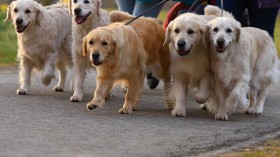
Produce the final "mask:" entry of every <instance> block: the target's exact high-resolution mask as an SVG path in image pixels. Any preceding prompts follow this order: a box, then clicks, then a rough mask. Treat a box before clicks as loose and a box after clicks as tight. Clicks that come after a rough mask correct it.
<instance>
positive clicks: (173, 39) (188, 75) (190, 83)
mask: <svg viewBox="0 0 280 157" xmlns="http://www.w3.org/2000/svg"><path fill="white" fill-rule="evenodd" d="M204 11H205V14H206V15H197V14H193V13H185V14H182V15H180V16H178V17H177V18H176V19H175V20H173V21H172V22H171V23H170V24H169V25H168V27H167V31H166V39H165V44H169V43H170V44H169V48H170V51H171V73H172V78H173V85H172V87H171V91H170V95H169V97H170V98H169V99H170V101H171V102H173V103H175V107H174V109H173V110H172V116H186V111H185V108H186V107H185V105H186V102H187V100H186V98H187V95H188V91H189V88H194V87H195V88H197V89H198V91H197V93H196V95H195V100H196V101H197V102H198V103H200V104H202V105H201V108H204V107H205V106H204V105H203V103H205V102H206V101H207V100H208V98H209V96H210V95H211V87H212V83H211V68H210V60H209V48H208V45H206V43H205V42H204V41H205V40H204V39H205V37H204V35H205V32H204V31H205V29H206V24H207V23H208V22H209V21H210V20H212V19H214V18H216V17H217V16H220V15H221V12H222V11H221V9H220V8H218V7H215V6H211V5H208V6H207V7H206V8H205V10H204ZM224 14H225V15H226V16H228V17H231V18H232V15H231V14H229V13H228V12H224Z"/></svg>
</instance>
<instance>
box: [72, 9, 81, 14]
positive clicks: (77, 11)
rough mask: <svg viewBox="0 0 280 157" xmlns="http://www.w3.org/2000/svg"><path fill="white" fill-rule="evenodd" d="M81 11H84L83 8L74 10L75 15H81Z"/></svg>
mask: <svg viewBox="0 0 280 157" xmlns="http://www.w3.org/2000/svg"><path fill="white" fill-rule="evenodd" d="M81 11H82V9H81V8H76V9H74V13H75V15H78V14H80V13H81Z"/></svg>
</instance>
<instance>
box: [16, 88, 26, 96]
mask: <svg viewBox="0 0 280 157" xmlns="http://www.w3.org/2000/svg"><path fill="white" fill-rule="evenodd" d="M27 94H28V93H27V91H25V90H23V89H21V88H20V89H18V90H17V95H27Z"/></svg>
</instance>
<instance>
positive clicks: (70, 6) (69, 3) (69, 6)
mask: <svg viewBox="0 0 280 157" xmlns="http://www.w3.org/2000/svg"><path fill="white" fill-rule="evenodd" d="M68 11H69V15H70V16H72V0H69V2H68Z"/></svg>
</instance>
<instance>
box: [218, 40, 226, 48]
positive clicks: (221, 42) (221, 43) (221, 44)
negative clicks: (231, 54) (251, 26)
mask: <svg viewBox="0 0 280 157" xmlns="http://www.w3.org/2000/svg"><path fill="white" fill-rule="evenodd" d="M224 43H225V40H224V39H218V40H217V44H218V46H224Z"/></svg>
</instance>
